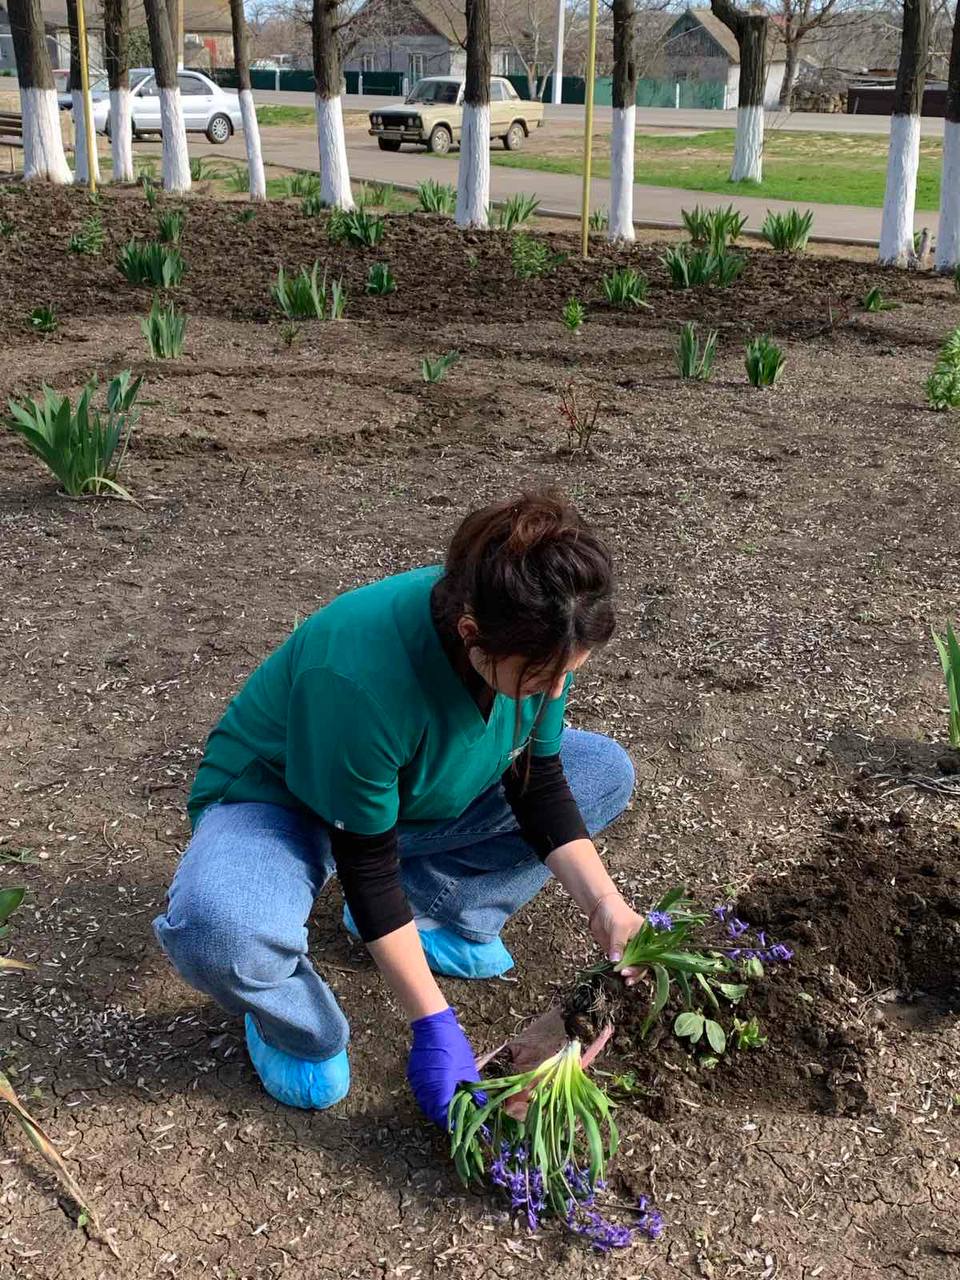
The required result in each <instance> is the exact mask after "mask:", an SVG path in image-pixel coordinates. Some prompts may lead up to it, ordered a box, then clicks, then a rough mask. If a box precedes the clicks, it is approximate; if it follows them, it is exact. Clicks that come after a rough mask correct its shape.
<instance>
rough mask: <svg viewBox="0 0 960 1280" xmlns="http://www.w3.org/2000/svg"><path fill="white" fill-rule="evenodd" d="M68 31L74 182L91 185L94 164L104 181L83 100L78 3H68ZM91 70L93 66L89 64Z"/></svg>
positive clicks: (74, 1) (95, 142)
mask: <svg viewBox="0 0 960 1280" xmlns="http://www.w3.org/2000/svg"><path fill="white" fill-rule="evenodd" d="M67 28H68V30H69V32H70V79H69V89H70V97H71V99H72V104H73V176H74V181H76V182H83V183H86V184H87V185H89V183H90V164H91V161H92V164H93V176H94V179H95V180H96V181H97V182H99V181H100V158H99V156H98V155H97V138H96V134H94V138H93V156H92V157H90V156H88V155H87V111H86V103H85V102H84V98H83V79H82V76H81V74H80V28H79V24H78V22H77V0H67ZM88 67H89V64H88Z"/></svg>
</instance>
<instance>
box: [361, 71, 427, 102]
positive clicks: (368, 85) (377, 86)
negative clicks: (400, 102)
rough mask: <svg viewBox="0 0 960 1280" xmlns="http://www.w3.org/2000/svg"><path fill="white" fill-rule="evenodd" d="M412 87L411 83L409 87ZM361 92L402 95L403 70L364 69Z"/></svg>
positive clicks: (395, 96)
mask: <svg viewBox="0 0 960 1280" xmlns="http://www.w3.org/2000/svg"><path fill="white" fill-rule="evenodd" d="M412 87H413V86H412V85H411V88H412ZM348 92H349V90H348ZM363 92H364V93H378V94H383V95H385V96H389V97H391V98H399V97H401V96H402V95H403V72H402V71H364V73H363Z"/></svg>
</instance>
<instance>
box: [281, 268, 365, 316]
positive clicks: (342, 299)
mask: <svg viewBox="0 0 960 1280" xmlns="http://www.w3.org/2000/svg"><path fill="white" fill-rule="evenodd" d="M319 272H320V263H319V262H315V263H314V264H313V268H312V269H311V270H310V271H308V270H307V268H306V267H301V268H300V271H299V273H298V274H297V275H295V276H287V275H286V274H285V273H284V270H283V267H281V268H280V271H279V273H278V274H277V282H276V284H274V285H273V286H272V287H271V290H270V294H271V296H272V298H273V300H274V302H275V303H276V304H277V306H278V307H279V308H280V310H281V311H282V312H283V314H284V315H285V316H286V317H287V319H288V320H324V319H327V318H329V319H330V320H339V319H340V317H341V316H342V315H343V312H344V309H345V307H346V302H347V295H346V290H345V289H344V287H343V281H342V280H334V281H332V282H331V283H330V285H329V286H328V285H327V273H326V272H324V273H323V279H322V280H321V279H319ZM328 302H329V307H328V305H327V304H328Z"/></svg>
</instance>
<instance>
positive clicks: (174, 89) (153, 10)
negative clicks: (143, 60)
mask: <svg viewBox="0 0 960 1280" xmlns="http://www.w3.org/2000/svg"><path fill="white" fill-rule="evenodd" d="M144 7H145V9H146V14H147V30H148V31H149V33H150V52H151V55H152V57H153V69H154V71H155V72H156V77H157V87H158V89H159V91H160V128H161V131H162V136H163V152H162V157H163V158H162V162H161V167H162V170H163V188H164V190H165V191H189V190H190V156H189V153H188V152H187V131H186V128H185V127H184V123H183V105H182V103H181V101H180V88H179V86H178V84H177V58H176V53H175V52H174V47H173V34H172V33H171V31H170V17H169V10H168V8H167V5H166V3H165V0H145V6H144Z"/></svg>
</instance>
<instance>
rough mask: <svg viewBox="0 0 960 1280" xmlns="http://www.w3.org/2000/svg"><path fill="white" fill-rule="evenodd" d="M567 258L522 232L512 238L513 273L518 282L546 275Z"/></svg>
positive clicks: (565, 255)
mask: <svg viewBox="0 0 960 1280" xmlns="http://www.w3.org/2000/svg"><path fill="white" fill-rule="evenodd" d="M567 256H568V255H567V254H565V253H554V252H553V251H552V250H551V249H549V248H548V247H547V246H546V245H545V244H544V242H543V241H542V240H537V239H535V238H534V237H533V236H531V235H527V233H526V232H524V231H520V232H518V233H517V234H516V235H515V236H514V237H513V244H512V245H511V246H510V259H511V261H512V263H513V273H514V275H515V276H516V277H517V279H518V280H530V279H532V278H533V277H535V276H545V275H548V274H549V273H550V272H551V271H555V270H556V268H557V267H558V266H560V264H561V263H562V262H566V260H567Z"/></svg>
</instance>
